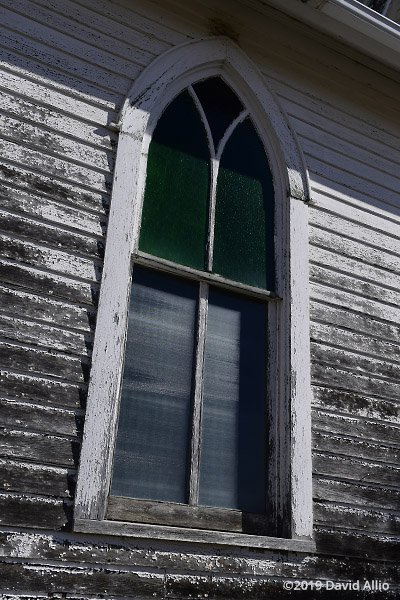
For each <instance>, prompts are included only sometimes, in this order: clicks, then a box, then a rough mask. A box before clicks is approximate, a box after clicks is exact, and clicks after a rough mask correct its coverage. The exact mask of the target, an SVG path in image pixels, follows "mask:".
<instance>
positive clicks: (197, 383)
mask: <svg viewBox="0 0 400 600" xmlns="http://www.w3.org/2000/svg"><path fill="white" fill-rule="evenodd" d="M199 287H200V289H199V312H198V328H197V347H196V365H195V375H194V400H193V417H192V439H191V457H190V479H189V504H190V505H192V506H197V504H198V498H199V478H200V452H201V421H202V412H203V388H204V352H205V342H206V329H207V312H208V284H207V283H204V282H200V286H199Z"/></svg>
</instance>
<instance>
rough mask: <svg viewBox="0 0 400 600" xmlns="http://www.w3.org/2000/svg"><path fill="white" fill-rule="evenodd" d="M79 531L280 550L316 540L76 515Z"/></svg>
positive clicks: (308, 548) (307, 546)
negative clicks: (78, 516) (95, 519)
mask: <svg viewBox="0 0 400 600" xmlns="http://www.w3.org/2000/svg"><path fill="white" fill-rule="evenodd" d="M75 531H81V532H86V533H103V534H108V535H121V534H122V533H123V535H126V536H132V537H137V538H147V539H167V540H175V541H177V542H178V541H186V542H192V543H200V544H214V545H223V546H247V547H249V548H268V549H276V550H293V551H294V552H313V550H314V549H315V545H314V542H313V541H311V540H303V539H285V538H273V537H266V536H257V535H246V534H244V533H227V532H221V531H218V532H214V531H206V530H202V529H184V528H178V527H164V526H161V525H139V524H136V523H124V522H117V521H94V520H90V519H79V518H78V519H76V520H75Z"/></svg>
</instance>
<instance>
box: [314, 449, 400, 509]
mask: <svg viewBox="0 0 400 600" xmlns="http://www.w3.org/2000/svg"><path fill="white" fill-rule="evenodd" d="M313 472H314V473H315V474H316V475H317V476H323V477H325V476H326V477H329V476H332V477H340V479H344V480H349V481H352V482H353V483H374V484H377V485H382V486H385V485H387V486H389V487H391V488H399V491H400V469H399V467H396V466H394V465H382V464H379V463H376V462H372V461H368V462H367V461H365V460H363V459H361V458H347V457H344V456H337V455H335V454H331V453H322V452H317V451H315V452H314V453H313ZM399 508H400V505H399Z"/></svg>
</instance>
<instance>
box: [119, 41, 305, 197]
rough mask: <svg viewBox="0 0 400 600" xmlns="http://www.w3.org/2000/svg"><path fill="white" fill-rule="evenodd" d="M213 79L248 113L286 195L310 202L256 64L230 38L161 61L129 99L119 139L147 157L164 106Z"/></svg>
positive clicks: (294, 151) (292, 140) (281, 116)
mask: <svg viewBox="0 0 400 600" xmlns="http://www.w3.org/2000/svg"><path fill="white" fill-rule="evenodd" d="M216 75H218V76H220V77H222V78H223V79H225V81H226V83H228V84H229V85H230V86H231V87H232V89H233V90H234V91H235V93H236V94H237V95H238V97H239V98H241V100H242V101H243V103H244V105H245V106H246V107H247V108H248V109H249V112H250V114H251V116H252V118H253V119H254V122H255V124H256V126H257V129H258V131H259V134H260V136H261V138H262V140H263V142H264V145H265V146H266V151H267V154H268V156H269V159H270V160H271V161H272V162H273V163H274V164H273V165H272V167H273V170H274V171H275V175H276V174H277V169H279V173H280V178H281V180H282V185H283V186H284V189H285V190H287V195H288V196H289V197H290V198H293V199H298V200H302V201H304V202H308V201H309V199H310V188H309V180H308V174H307V169H306V168H305V165H304V159H303V155H302V152H301V150H300V148H299V145H298V143H297V140H296V137H295V135H294V133H293V132H292V130H291V128H290V125H289V121H288V119H287V117H286V115H285V112H284V110H283V109H282V107H281V106H280V104H279V101H278V99H277V98H276V96H275V94H274V92H273V91H272V90H270V89H269V87H268V85H267V83H266V81H265V78H264V77H263V76H262V74H261V73H260V72H259V71H258V69H257V67H256V66H255V65H254V63H253V62H252V61H251V60H250V59H249V58H248V57H247V56H246V55H245V53H244V52H243V51H242V50H241V49H240V48H239V47H238V46H237V44H235V43H234V42H233V41H231V40H230V39H229V38H225V37H223V38H222V37H210V38H205V39H202V40H194V41H190V42H185V43H184V44H181V45H179V46H176V47H174V48H172V49H170V50H168V51H167V52H165V53H164V54H162V55H161V56H159V57H158V58H157V59H156V60H155V61H154V62H153V63H152V64H151V65H150V66H149V67H147V68H146V69H145V70H144V71H143V72H142V73H141V75H140V76H139V77H138V79H137V80H136V81H135V83H134V84H133V86H132V88H131V89H130V91H129V93H128V96H127V98H126V100H125V102H124V105H123V107H122V109H121V113H120V116H119V120H118V127H119V129H120V132H121V134H127V135H130V136H133V137H134V138H135V139H136V140H138V141H139V140H142V141H143V151H144V152H145V151H146V149H147V147H148V144H149V141H150V137H151V133H152V130H153V129H154V127H155V124H156V123H157V120H158V118H159V116H160V114H161V112H162V111H163V109H164V108H165V106H166V105H167V104H168V103H169V102H170V101H171V100H172V99H173V98H174V97H175V96H176V95H177V94H178V93H179V92H181V91H182V90H183V89H185V88H186V87H187V86H188V85H191V84H193V83H195V82H196V81H198V80H200V79H205V78H207V77H212V76H216Z"/></svg>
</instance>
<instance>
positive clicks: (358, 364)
mask: <svg viewBox="0 0 400 600" xmlns="http://www.w3.org/2000/svg"><path fill="white" fill-rule="evenodd" d="M362 351H363V349H362ZM311 358H312V360H314V361H316V362H319V363H327V364H329V365H330V366H331V367H334V366H335V365H336V366H337V367H338V368H340V369H343V370H347V369H348V370H349V371H356V372H357V374H358V373H359V374H361V375H369V376H370V377H371V378H374V377H376V379H377V381H378V382H379V380H380V379H381V378H382V381H383V385H384V386H390V385H393V390H394V391H395V392H396V391H397V397H398V398H399V397H400V386H399V383H400V364H399V363H398V362H394V361H391V360H389V361H383V360H380V359H377V358H374V357H373V356H366V355H364V354H362V352H354V351H350V350H348V349H347V348H335V347H334V346H330V345H328V344H326V343H323V342H316V341H315V340H314V339H312V340H311ZM390 358H391V357H390ZM393 358H397V359H398V355H396V357H393ZM389 380H390V381H389ZM392 382H393V384H392ZM397 382H399V383H397Z"/></svg>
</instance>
